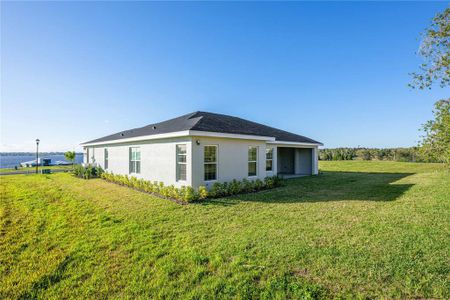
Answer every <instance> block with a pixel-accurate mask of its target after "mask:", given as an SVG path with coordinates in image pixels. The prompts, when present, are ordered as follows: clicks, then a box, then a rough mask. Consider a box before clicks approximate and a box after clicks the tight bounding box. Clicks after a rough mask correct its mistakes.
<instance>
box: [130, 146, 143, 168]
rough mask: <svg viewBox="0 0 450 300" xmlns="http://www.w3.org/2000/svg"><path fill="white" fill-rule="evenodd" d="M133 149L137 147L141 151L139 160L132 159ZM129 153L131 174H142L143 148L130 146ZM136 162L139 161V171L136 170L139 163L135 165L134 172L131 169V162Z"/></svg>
mask: <svg viewBox="0 0 450 300" xmlns="http://www.w3.org/2000/svg"><path fill="white" fill-rule="evenodd" d="M133 149H137V150H138V151H139V160H132V157H133V154H132V153H133ZM128 151H129V152H128V153H129V154H128V155H129V157H128V172H129V174H141V167H142V166H141V148H140V147H129V148H128ZM136 162H139V172H136V169H137V167H136V166H137V164H136V165H135V167H134V172H132V171H131V164H132V163H136Z"/></svg>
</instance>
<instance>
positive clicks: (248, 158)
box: [247, 145, 259, 179]
mask: <svg viewBox="0 0 450 300" xmlns="http://www.w3.org/2000/svg"><path fill="white" fill-rule="evenodd" d="M250 148H255V149H256V160H250V157H249V156H248V151H249V150H250ZM258 152H259V146H253V145H249V146H248V148H247V178H250V179H251V178H257V177H258V174H259V172H258V169H259V163H258V162H259V160H258V158H259V153H258ZM253 162H254V163H255V164H256V169H255V172H256V174H255V175H248V173H249V172H250V169H249V168H248V164H249V163H253Z"/></svg>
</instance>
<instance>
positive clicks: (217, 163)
mask: <svg viewBox="0 0 450 300" xmlns="http://www.w3.org/2000/svg"><path fill="white" fill-rule="evenodd" d="M206 147H215V148H216V161H215V162H214V163H211V162H205V148H206ZM205 164H210V165H212V164H215V165H216V179H209V180H205ZM202 175H203V176H202V177H203V181H204V182H205V183H209V182H215V181H217V180H218V179H219V145H218V144H208V145H203V174H202Z"/></svg>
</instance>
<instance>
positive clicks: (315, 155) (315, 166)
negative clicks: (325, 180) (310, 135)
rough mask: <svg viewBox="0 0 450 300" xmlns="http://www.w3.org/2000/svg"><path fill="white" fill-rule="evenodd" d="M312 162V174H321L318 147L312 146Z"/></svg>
mask: <svg viewBox="0 0 450 300" xmlns="http://www.w3.org/2000/svg"><path fill="white" fill-rule="evenodd" d="M311 151H312V153H311V154H312V155H311V158H312V162H311V166H312V174H313V175H317V174H319V150H318V148H317V147H314V148H312V150H311Z"/></svg>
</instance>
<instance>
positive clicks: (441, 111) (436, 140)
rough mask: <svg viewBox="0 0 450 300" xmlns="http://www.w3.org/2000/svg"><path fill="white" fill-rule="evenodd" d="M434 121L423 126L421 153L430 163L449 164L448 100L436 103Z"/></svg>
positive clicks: (449, 102)
mask: <svg viewBox="0 0 450 300" xmlns="http://www.w3.org/2000/svg"><path fill="white" fill-rule="evenodd" d="M433 114H434V120H430V121H428V122H426V123H425V124H423V126H422V131H424V133H425V135H424V136H423V137H422V138H423V139H422V141H421V143H420V145H421V153H422V154H423V155H424V156H425V157H426V158H428V159H429V160H431V161H440V162H444V163H446V164H450V98H449V99H443V100H439V101H438V102H436V104H435V105H434V110H433Z"/></svg>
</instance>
